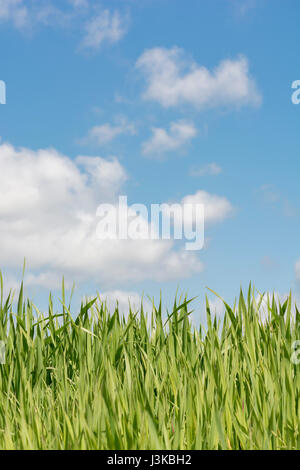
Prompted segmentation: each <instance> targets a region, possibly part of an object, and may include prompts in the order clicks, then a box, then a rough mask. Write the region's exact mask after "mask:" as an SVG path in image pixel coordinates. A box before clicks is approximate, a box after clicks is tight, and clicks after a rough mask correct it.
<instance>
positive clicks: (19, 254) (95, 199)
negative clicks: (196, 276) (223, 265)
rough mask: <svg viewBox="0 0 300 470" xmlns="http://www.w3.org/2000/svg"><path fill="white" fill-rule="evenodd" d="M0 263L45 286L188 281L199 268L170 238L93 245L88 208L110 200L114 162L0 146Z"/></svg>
mask: <svg viewBox="0 0 300 470" xmlns="http://www.w3.org/2000/svg"><path fill="white" fill-rule="evenodd" d="M0 167H1V173H0V231H1V244H0V259H1V263H2V266H1V267H2V268H6V269H9V268H11V269H15V268H20V267H21V266H22V263H23V259H24V257H26V260H27V266H29V269H32V272H31V273H30V277H29V279H28V281H29V282H30V283H31V284H34V283H35V284H38V285H45V286H46V285H48V284H49V283H50V284H51V285H54V284H55V280H56V279H61V276H62V274H65V275H66V277H67V278H69V279H70V278H71V279H72V281H73V280H74V281H77V282H80V281H86V280H93V281H95V282H99V283H102V284H103V285H107V286H109V285H114V284H119V285H120V284H121V283H125V282H128V281H142V280H145V279H152V280H157V281H163V280H170V279H178V278H182V277H183V276H186V277H188V276H189V275H191V274H192V273H194V272H199V271H201V270H202V269H203V266H202V263H200V262H199V260H198V257H197V256H196V254H195V253H191V252H189V253H188V252H186V251H184V250H175V249H174V242H173V241H172V240H101V239H98V238H97V236H96V227H97V223H98V220H97V217H96V208H97V206H98V205H99V204H101V203H107V202H112V203H115V202H116V197H117V195H118V194H119V193H120V189H121V187H122V184H123V183H124V181H126V172H125V170H124V168H123V167H122V166H121V165H120V163H119V161H118V160H117V159H111V160H106V159H103V158H101V157H84V156H80V157H77V158H76V159H75V160H71V159H70V158H68V157H66V156H64V155H62V154H60V153H58V152H57V151H55V150H53V149H48V150H38V151H32V150H30V149H15V148H14V147H13V146H11V145H9V144H3V145H0Z"/></svg>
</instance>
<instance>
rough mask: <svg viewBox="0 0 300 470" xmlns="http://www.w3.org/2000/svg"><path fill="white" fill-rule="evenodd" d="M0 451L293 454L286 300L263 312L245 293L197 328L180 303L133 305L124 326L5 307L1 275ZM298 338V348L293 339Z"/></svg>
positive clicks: (97, 314) (89, 309)
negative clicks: (166, 307) (168, 307)
mask: <svg viewBox="0 0 300 470" xmlns="http://www.w3.org/2000/svg"><path fill="white" fill-rule="evenodd" d="M0 281H1V282H0V286H1V305H0V339H2V340H5V343H6V363H5V364H3V365H0V448H2V449H299V447H300V436H299V423H300V405H299V398H300V396H299V392H300V365H299V366H298V365H296V364H294V363H293V362H292V361H291V354H292V352H291V351H292V343H293V342H294V341H295V340H297V339H298V338H299V313H298V312H296V315H294V314H293V313H292V311H293V309H292V305H291V298H289V299H287V301H286V302H285V303H284V304H283V305H278V303H276V302H275V301H271V302H270V303H269V305H268V314H267V316H266V317H265V318H261V316H260V314H259V312H260V309H261V305H260V304H261V301H257V300H256V299H255V295H254V292H253V291H252V290H251V288H249V292H248V295H247V298H246V299H245V298H244V296H243V294H242V292H241V293H240V298H239V301H238V302H237V303H236V306H235V307H234V308H230V307H229V305H227V304H225V308H226V314H225V317H224V319H222V320H220V319H219V320H218V319H217V318H216V317H214V315H213V314H212V312H211V310H210V307H209V303H207V307H206V308H207V328H206V330H205V331H204V328H203V326H202V327H200V329H199V330H196V329H195V328H193V327H192V326H191V323H190V320H189V309H190V301H187V300H186V299H185V300H180V301H179V304H178V302H175V303H174V307H173V311H172V312H171V313H169V314H168V315H167V317H166V318H167V319H166V321H165V322H164V321H163V318H162V317H163V315H162V305H161V303H160V305H159V306H158V308H156V307H155V306H153V311H152V312H150V318H147V316H146V314H145V312H144V310H143V305H141V307H140V310H139V312H134V311H132V310H130V313H129V316H128V317H126V318H124V317H123V316H122V315H121V314H120V312H119V311H118V308H116V310H115V311H114V312H108V310H107V308H106V305H105V304H104V303H102V302H101V300H100V298H99V297H98V298H95V299H93V300H91V301H86V302H85V303H82V306H81V309H80V312H79V314H78V315H77V316H76V315H73V314H71V311H70V305H67V304H66V299H65V293H64V287H63V292H62V312H61V313H60V314H55V313H54V311H53V301H52V297H51V295H50V297H49V309H48V312H47V314H42V313H40V312H39V311H38V309H37V308H36V307H35V306H34V305H33V304H32V303H31V302H30V301H28V300H26V299H25V298H24V292H23V286H22V287H21V289H20V293H19V299H18V302H17V304H16V308H15V307H14V304H12V297H11V295H9V297H8V298H7V299H6V300H5V299H4V295H3V282H2V277H1V276H0ZM299 339H300V338H299Z"/></svg>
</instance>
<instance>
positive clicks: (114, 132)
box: [81, 116, 136, 145]
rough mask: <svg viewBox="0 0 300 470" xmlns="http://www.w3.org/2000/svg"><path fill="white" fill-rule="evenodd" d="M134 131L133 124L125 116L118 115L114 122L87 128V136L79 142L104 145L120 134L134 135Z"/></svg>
mask: <svg viewBox="0 0 300 470" xmlns="http://www.w3.org/2000/svg"><path fill="white" fill-rule="evenodd" d="M135 133H136V129H135V125H134V124H133V123H131V122H128V120H127V119H126V118H125V117H123V116H120V117H119V118H117V119H116V123H115V124H109V123H105V124H101V125H100V126H94V127H93V128H92V129H90V130H89V133H88V136H87V137H86V138H84V139H82V140H81V143H83V144H89V143H90V144H96V145H104V144H107V143H109V142H111V141H112V140H114V139H115V138H116V137H117V136H119V135H121V134H129V135H134V134H135Z"/></svg>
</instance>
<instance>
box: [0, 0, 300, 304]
mask: <svg viewBox="0 0 300 470" xmlns="http://www.w3.org/2000/svg"><path fill="white" fill-rule="evenodd" d="M299 14H300V5H299V1H298V0H285V1H284V2H283V1H282V0H281V1H279V0H259V1H258V0H257V1H255V0H238V1H235V0H210V1H204V0H202V1H199V0H189V2H188V4H187V2H183V1H180V0H139V1H137V0H124V1H121V0H119V1H117V0H115V1H114V0H110V1H106V2H105V1H102V2H98V1H92V0H77V1H76V0H69V1H67V0H65V1H61V0H60V1H59V2H55V1H54V0H53V1H50V0H49V1H46V0H45V1H43V0H35V1H34V0H32V1H30V0H28V1H26V2H25V1H22V0H0V34H1V43H0V51H1V66H0V80H3V81H5V83H6V86H7V103H6V104H5V105H0V136H1V142H0V144H1V145H0V165H1V167H0V183H1V188H2V189H0V196H1V199H2V203H0V226H1V238H2V243H1V244H0V245H2V246H0V264H1V269H2V271H3V272H4V274H5V276H6V279H7V282H8V284H10V285H12V286H15V285H16V284H17V283H18V281H19V279H20V273H21V271H22V262H23V258H24V257H26V260H27V271H26V272H27V274H26V276H25V280H26V284H27V288H28V292H29V293H30V295H32V296H33V297H34V298H35V299H37V300H41V299H43V298H44V297H45V292H46V291H47V289H49V288H51V289H54V290H55V289H56V288H57V286H58V285H59V282H60V279H61V276H62V275H63V274H65V276H66V279H67V281H68V282H71V281H73V280H74V281H75V282H76V285H77V295H78V296H80V295H82V294H91V293H93V292H94V291H95V290H96V289H97V290H98V291H100V292H101V293H105V294H106V295H107V296H108V297H109V298H111V299H114V298H116V297H117V296H118V297H119V298H120V299H121V300H123V301H125V302H126V300H127V297H128V295H130V296H131V298H133V299H135V301H137V300H138V299H139V296H140V295H141V294H142V292H145V293H146V294H149V295H150V296H155V297H156V298H157V297H158V295H159V291H160V289H162V291H163V295H164V298H165V301H166V303H168V301H170V299H171V298H172V297H173V296H174V294H175V291H176V289H177V287H179V290H180V291H183V292H188V294H189V295H190V296H200V300H199V301H198V302H199V303H200V302H201V299H203V296H204V293H205V286H209V287H211V288H212V289H214V290H215V291H217V292H218V293H219V294H220V295H222V296H223V297H225V298H226V299H227V300H228V301H232V300H233V298H234V297H235V295H236V294H237V293H238V290H239V287H240V285H242V286H244V287H246V286H247V285H248V283H249V281H252V282H254V283H255V285H256V287H257V289H259V290H260V291H261V292H262V291H273V290H274V291H276V292H278V293H279V294H281V295H284V294H285V293H287V292H288V291H289V290H290V289H292V290H293V291H294V293H295V296H296V297H297V296H298V297H299V296H300V290H299V289H300V287H299V286H300V263H299V260H300V249H299V239H300V237H299V236H300V224H299V215H300V193H299V170H300V163H299V113H300V106H297V105H294V104H292V102H291V95H292V88H291V85H292V82H293V81H294V80H297V79H300V56H299V47H298V45H299ZM78 156H80V158H79V159H78ZM120 194H126V195H127V196H128V202H129V204H133V203H143V204H146V205H148V206H149V205H150V204H151V203H163V202H168V201H175V202H180V201H182V200H183V199H184V198H186V197H187V196H195V198H196V199H197V198H198V199H197V200H199V198H200V199H201V197H202V198H203V195H204V194H205V195H206V200H207V201H208V205H209V208H210V210H211V211H212V215H211V217H210V218H209V220H208V223H207V226H206V229H205V239H206V244H205V248H204V249H203V250H201V251H199V252H194V253H192V254H190V255H191V256H190V257H189V256H188V255H187V253H186V252H185V253H184V251H183V248H182V244H180V243H179V242H170V243H168V244H165V243H163V242H161V241H159V242H158V243H157V244H153V243H150V244H147V243H146V244H145V243H144V244H143V243H137V244H136V245H134V244H133V243H130V244H129V245H127V244H120V246H119V245H118V246H117V247H112V246H109V245H107V246H104V245H103V244H102V245H101V246H100V245H99V243H98V244H97V242H96V241H95V240H94V239H93V234H92V228H91V227H92V226H93V223H95V221H96V218H95V210H96V207H97V205H98V204H101V203H105V202H112V201H115V200H116V198H117V197H118V195H120ZM196 199H195V200H196ZM78 214H79V215H78ZM80 217H81V218H80ZM93 217H94V218H93ZM124 299H125V300H124Z"/></svg>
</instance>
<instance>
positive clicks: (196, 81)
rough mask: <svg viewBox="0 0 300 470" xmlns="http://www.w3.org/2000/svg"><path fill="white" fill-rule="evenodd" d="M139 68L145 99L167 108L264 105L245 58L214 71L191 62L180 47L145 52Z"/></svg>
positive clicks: (225, 63) (160, 48) (230, 62)
mask: <svg viewBox="0 0 300 470" xmlns="http://www.w3.org/2000/svg"><path fill="white" fill-rule="evenodd" d="M136 66H137V68H138V69H139V70H141V72H142V73H143V74H144V76H145V79H146V83H147V87H146V90H145V92H144V95H143V97H144V99H146V100H152V101H156V102H158V103H160V104H161V105H162V106H164V107H165V108H168V107H172V106H173V107H174V106H177V105H181V104H188V105H191V106H195V107H196V108H198V109H203V108H214V107H217V106H234V107H240V106H243V105H254V106H257V105H259V104H260V102H261V95H260V93H259V91H258V89H257V86H256V84H255V81H254V79H252V78H251V76H250V75H249V66H248V61H247V59H246V58H245V57H238V58H237V59H236V60H224V61H222V62H221V63H220V64H219V65H218V66H217V67H216V68H215V69H214V70H213V71H212V72H211V71H209V70H208V69H207V68H206V67H204V66H201V65H199V64H197V63H195V62H192V61H190V60H188V59H187V58H186V57H185V56H184V52H183V51H182V50H181V49H179V48H177V47H173V48H171V49H166V48H162V47H157V48H153V49H148V50H146V51H145V52H144V53H143V54H142V55H141V57H140V58H139V59H138V61H137V63H136Z"/></svg>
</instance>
